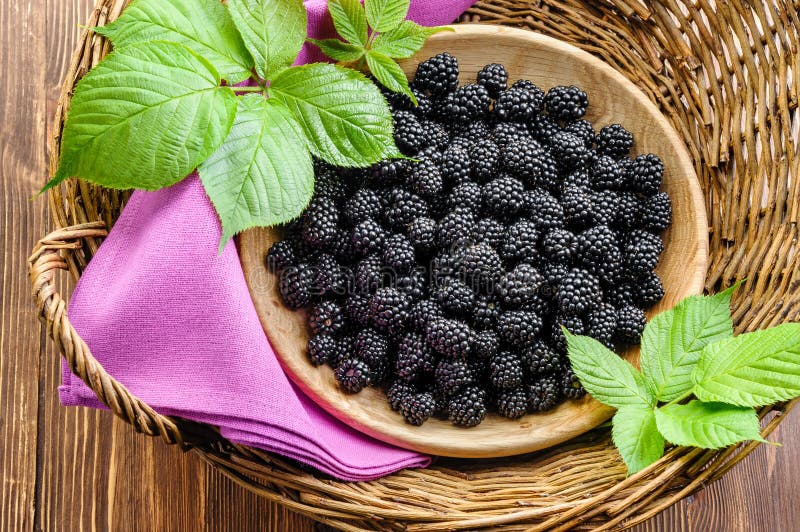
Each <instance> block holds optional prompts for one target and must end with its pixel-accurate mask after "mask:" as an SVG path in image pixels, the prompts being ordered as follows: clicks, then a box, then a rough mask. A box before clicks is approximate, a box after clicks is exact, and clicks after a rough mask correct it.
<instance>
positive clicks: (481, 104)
mask: <svg viewBox="0 0 800 532" xmlns="http://www.w3.org/2000/svg"><path fill="white" fill-rule="evenodd" d="M491 103H492V99H491V97H490V96H489V93H488V92H487V90H486V89H485V88H484V87H483V86H482V85H478V84H476V83H472V84H469V85H462V86H461V87H459V88H458V89H456V91H455V92H453V93H452V94H449V95H448V96H447V98H446V99H445V103H444V112H445V113H446V115H445V116H446V117H447V118H448V119H450V120H452V121H454V122H457V123H466V122H470V121H472V120H476V119H480V118H483V117H484V116H485V115H486V114H487V113H488V112H489V105H490V104H491Z"/></svg>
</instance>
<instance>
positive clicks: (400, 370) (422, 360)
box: [395, 332, 436, 382]
mask: <svg viewBox="0 0 800 532" xmlns="http://www.w3.org/2000/svg"><path fill="white" fill-rule="evenodd" d="M435 367H436V357H435V356H434V354H433V351H431V348H430V347H429V346H428V345H427V343H426V342H425V337H424V336H423V335H421V334H417V333H413V332H412V333H406V334H405V335H404V336H403V339H402V340H400V343H399V344H398V345H397V360H396V361H395V370H396V373H397V376H398V377H400V378H401V379H403V380H404V381H406V382H416V381H418V380H420V379H422V378H424V377H426V376H428V375H430V374H432V373H433V370H434V369H435Z"/></svg>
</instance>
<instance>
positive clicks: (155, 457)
mask: <svg viewBox="0 0 800 532" xmlns="http://www.w3.org/2000/svg"><path fill="white" fill-rule="evenodd" d="M91 7H92V0H39V1H34V0H27V1H25V0H4V1H3V2H2V3H1V4H0V31H1V32H2V34H0V69H2V70H1V72H2V76H1V77H0V94H2V95H3V97H2V98H3V99H2V100H0V102H1V103H0V124H2V127H0V150H2V151H1V152H0V183H2V184H3V185H2V187H0V236H1V237H2V241H3V248H4V249H3V253H2V254H0V301H1V302H2V303H1V304H0V325H1V326H2V327H1V328H0V437H2V439H1V440H0V475H2V485H1V486H0V530H3V531H5V530H14V531H15V530H25V531H27V530H34V529H35V530H57V529H59V530H83V529H100V530H105V529H115V530H116V529H119V530H132V529H137V530H139V529H140V530H153V529H155V530H187V531H189V530H192V531H193V530H204V529H211V530H216V529H230V530H254V529H262V530H268V531H283V530H291V531H300V532H304V531H311V530H318V529H323V528H324V527H316V526H315V525H314V524H313V523H312V522H311V521H310V520H308V519H305V518H303V517H300V516H298V515H297V514H295V513H292V512H288V511H286V510H285V509H283V508H281V507H279V506H277V505H274V504H272V503H268V502H265V501H263V500H261V499H259V498H258V497H256V496H254V495H252V494H250V493H249V492H247V491H246V490H244V489H242V488H241V487H239V486H238V485H236V484H234V483H233V482H231V481H230V480H228V479H226V478H224V477H223V476H222V475H220V474H219V473H217V472H215V471H214V470H212V469H211V468H210V467H208V466H207V465H206V464H205V463H204V462H203V461H202V460H201V459H200V458H199V457H198V456H196V455H195V454H193V453H186V454H185V453H182V452H181V451H180V450H178V449H176V448H175V447H169V446H166V445H163V444H162V443H161V442H160V441H159V440H155V439H151V438H147V437H144V436H141V435H139V434H136V433H135V432H134V431H133V430H132V429H131V428H130V427H129V426H128V425H126V424H124V423H122V422H120V421H118V420H115V419H113V418H112V416H111V415H110V414H109V413H107V412H98V411H93V410H88V409H78V408H69V409H68V408H63V407H61V406H60V404H59V403H58V397H57V393H56V392H57V386H58V384H59V374H58V357H57V354H56V353H54V352H53V349H52V347H50V345H49V343H47V342H43V335H42V334H41V328H40V326H39V325H38V322H37V321H36V319H35V314H34V309H33V306H32V305H31V304H30V301H29V289H28V285H27V282H26V280H25V262H24V260H25V258H26V257H27V255H28V253H29V251H30V248H31V247H32V245H33V243H34V242H35V240H36V239H37V238H39V237H41V236H42V235H43V234H44V232H45V229H44V228H45V222H46V213H45V202H44V201H41V200H37V201H30V197H31V194H32V193H33V192H34V191H35V190H36V189H37V188H38V186H39V185H40V184H41V182H42V180H43V179H44V175H45V169H46V153H45V142H46V138H47V136H46V126H47V125H48V124H50V120H51V115H52V112H53V111H54V109H55V101H56V98H57V95H58V84H59V82H60V79H61V77H62V76H63V74H64V72H65V69H66V65H67V62H68V60H69V55H70V53H71V50H72V47H73V45H74V43H75V40H76V39H77V36H78V32H79V28H78V25H79V24H82V23H83V22H84V21H85V20H86V18H87V16H88V14H89V12H90V10H91ZM60 286H63V287H65V291H68V290H69V283H67V282H64V283H63V284H61V285H60ZM773 439H776V440H778V441H781V442H783V443H784V446H783V447H782V448H774V447H767V446H761V447H760V448H759V449H758V450H757V451H756V452H754V453H753V454H752V455H751V456H750V457H748V459H747V460H745V461H744V462H743V463H742V464H739V465H738V466H737V467H736V469H734V470H733V471H732V472H731V474H729V475H728V476H726V477H725V478H724V479H723V480H722V481H720V482H717V483H715V484H713V485H711V486H710V487H708V488H707V489H705V490H703V491H701V492H700V493H698V494H697V495H695V496H694V497H691V498H689V499H687V500H684V501H682V502H680V503H679V504H677V505H675V506H673V507H672V508H670V509H669V510H667V511H665V512H663V513H662V514H661V515H659V516H657V517H656V518H654V519H652V520H651V521H649V522H648V523H645V524H643V525H641V526H640V527H638V528H637V530H640V531H656V530H658V531H663V530H667V531H672V530H675V531H695V530H697V531H706V530H714V531H717V530H718V531H726V532H727V531H730V530H748V531H764V532H767V531H770V532H772V531H778V532H782V531H794V530H798V525H797V523H798V522H800V508H798V506H797V504H796V500H795V498H796V497H795V495H794V494H795V493H796V492H797V490H798V488H800V486H798V480H797V479H798V477H800V445H797V443H796V442H797V441H800V412H794V413H793V414H791V415H790V419H787V420H786V421H785V422H784V423H783V424H782V425H781V426H780V428H779V429H778V431H777V432H776V434H775V436H774V437H773Z"/></svg>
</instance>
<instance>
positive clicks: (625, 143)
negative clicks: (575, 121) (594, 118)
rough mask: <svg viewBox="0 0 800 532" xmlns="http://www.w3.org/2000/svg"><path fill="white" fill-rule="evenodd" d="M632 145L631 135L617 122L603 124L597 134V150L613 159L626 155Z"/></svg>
mask: <svg viewBox="0 0 800 532" xmlns="http://www.w3.org/2000/svg"><path fill="white" fill-rule="evenodd" d="M632 147H633V135H632V134H631V132H630V131H628V130H627V129H625V128H624V127H622V126H621V125H619V124H611V125H608V126H605V127H604V128H602V129H601V130H600V133H599V134H598V135H597V151H598V152H599V153H601V154H603V155H608V156H609V157H611V158H613V159H621V158H622V157H625V156H627V155H628V152H629V151H631V148H632Z"/></svg>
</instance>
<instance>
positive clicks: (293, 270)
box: [278, 263, 315, 310]
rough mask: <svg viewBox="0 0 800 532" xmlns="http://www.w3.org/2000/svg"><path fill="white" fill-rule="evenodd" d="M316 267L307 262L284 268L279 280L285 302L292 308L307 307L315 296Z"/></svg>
mask: <svg viewBox="0 0 800 532" xmlns="http://www.w3.org/2000/svg"><path fill="white" fill-rule="evenodd" d="M314 276H315V272H314V268H312V267H311V266H309V265H308V264H305V263H300V264H297V265H296V266H291V267H289V268H286V269H284V270H283V271H282V272H281V275H280V279H279V280H278V287H279V289H280V293H281V299H283V303H284V304H285V305H286V306H287V307H289V308H290V309H292V310H297V309H300V308H303V307H307V306H308V305H310V304H311V302H312V300H313V298H314V294H313V292H314Z"/></svg>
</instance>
